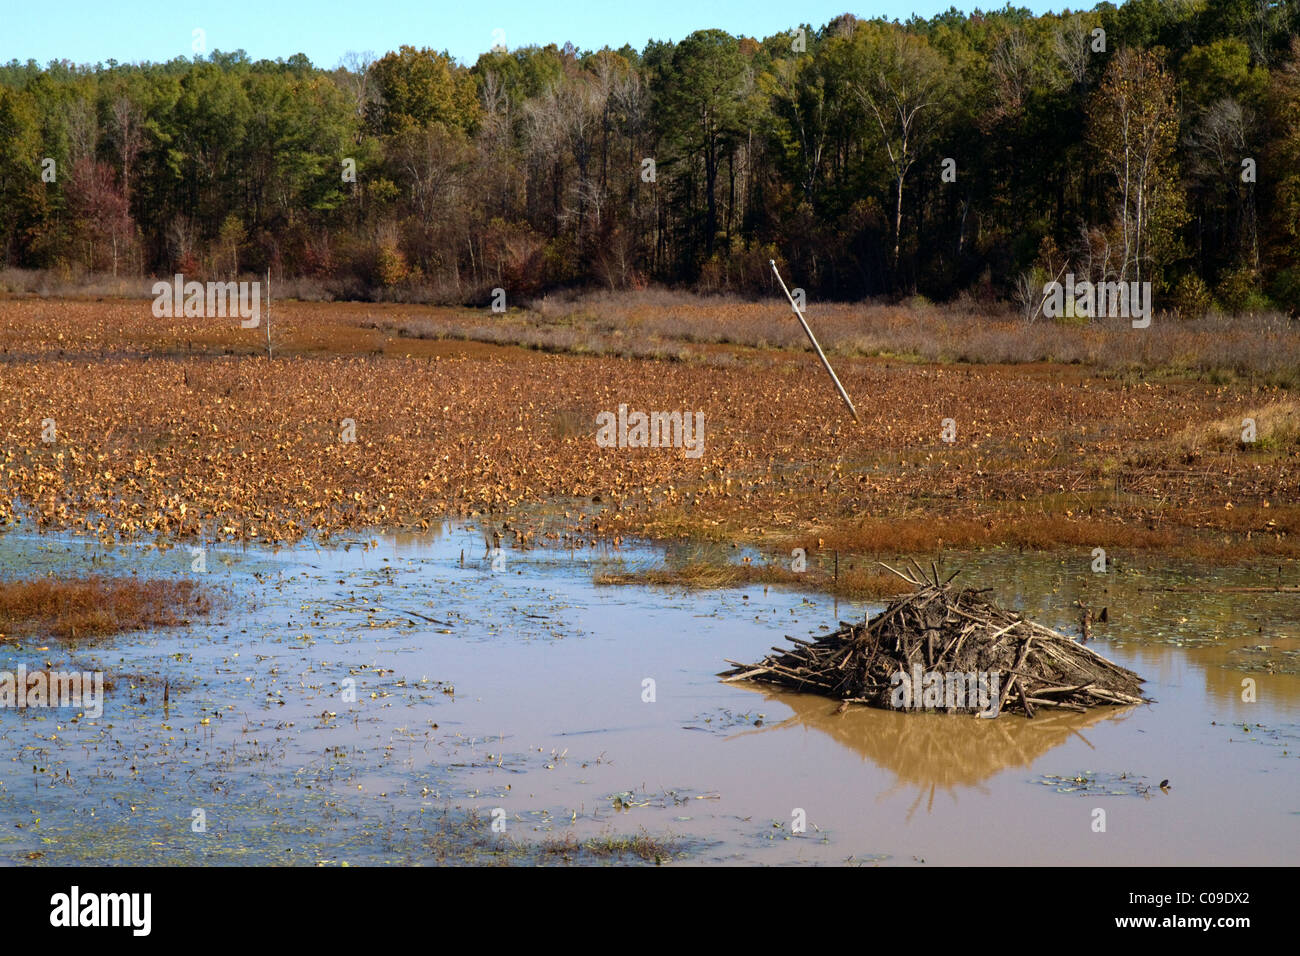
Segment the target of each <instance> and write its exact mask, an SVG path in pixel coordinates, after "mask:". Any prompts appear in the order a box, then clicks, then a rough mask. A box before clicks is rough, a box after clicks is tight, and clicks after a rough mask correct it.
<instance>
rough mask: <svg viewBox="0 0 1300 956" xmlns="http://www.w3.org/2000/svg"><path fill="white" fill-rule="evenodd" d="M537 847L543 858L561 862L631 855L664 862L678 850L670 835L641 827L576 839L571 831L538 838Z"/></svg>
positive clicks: (654, 861)
mask: <svg viewBox="0 0 1300 956" xmlns="http://www.w3.org/2000/svg"><path fill="white" fill-rule="evenodd" d="M538 851H539V853H540V854H541V856H542V857H543V858H546V857H551V858H556V859H558V860H560V861H562V862H565V863H574V862H584V861H604V860H611V861H612V860H622V859H625V858H628V857H635V858H636V859H639V860H643V861H645V862H646V863H655V864H658V863H666V862H668V861H670V860H672V858H673V857H674V856H676V855H677V854H679V853H681V852H682V845H681V844H680V843H679V842H678V841H676V840H673V839H668V838H665V839H661V838H658V837H653V836H651V835H649V834H648V833H646V832H644V831H642V832H641V833H639V834H637V835H636V836H602V837H591V838H589V839H586V840H579V839H578V838H577V837H576V836H574V835H573V834H571V833H568V834H565V835H564V836H562V837H551V838H549V839H547V840H544V841H542V843H541V844H540V845H539V846H538Z"/></svg>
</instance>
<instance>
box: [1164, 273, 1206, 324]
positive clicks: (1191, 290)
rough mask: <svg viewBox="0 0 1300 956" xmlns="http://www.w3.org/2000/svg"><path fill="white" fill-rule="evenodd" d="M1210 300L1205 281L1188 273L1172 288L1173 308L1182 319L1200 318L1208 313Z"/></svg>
mask: <svg viewBox="0 0 1300 956" xmlns="http://www.w3.org/2000/svg"><path fill="white" fill-rule="evenodd" d="M1211 304H1212V299H1211V297H1210V287H1209V286H1207V285H1206V284H1205V280H1204V279H1202V278H1201V277H1200V276H1198V275H1196V274H1195V273H1192V272H1189V273H1187V274H1185V275H1183V276H1182V277H1181V278H1179V280H1178V282H1177V284H1176V285H1175V286H1174V294H1173V307H1174V311H1175V312H1177V313H1178V314H1179V315H1180V316H1181V317H1182V318H1184V319H1195V318H1200V317H1201V316H1203V315H1204V314H1205V313H1206V312H1208V311H1209V309H1210V305H1211Z"/></svg>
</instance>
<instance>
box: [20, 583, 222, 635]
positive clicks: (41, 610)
mask: <svg viewBox="0 0 1300 956" xmlns="http://www.w3.org/2000/svg"><path fill="white" fill-rule="evenodd" d="M210 609H211V602H210V600H209V599H208V597H207V596H206V595H205V594H204V593H203V592H202V591H201V589H200V588H199V587H198V585H197V584H195V583H194V582H192V581H184V580H181V581H172V580H161V579H158V580H147V581H141V580H137V579H136V578H130V577H104V576H101V575H91V576H90V577H86V578H80V579H73V580H67V579H56V578H35V579H31V580H22V581H0V637H5V638H7V639H10V640H12V639H14V638H16V637H19V636H20V635H41V636H50V637H59V638H64V639H68V640H85V639H94V638H100V637H106V636H108V635H110V634H119V633H122V632H124V631H135V630H141V629H144V628H149V627H173V626H175V625H178V624H184V623H187V622H188V621H189V620H190V619H191V617H193V616H196V615H201V614H206V613H207V612H208V611H209V610H210Z"/></svg>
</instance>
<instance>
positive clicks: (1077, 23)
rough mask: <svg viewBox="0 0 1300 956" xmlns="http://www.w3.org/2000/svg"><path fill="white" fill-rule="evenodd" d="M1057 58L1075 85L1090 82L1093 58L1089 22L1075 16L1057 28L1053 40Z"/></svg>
mask: <svg viewBox="0 0 1300 956" xmlns="http://www.w3.org/2000/svg"><path fill="white" fill-rule="evenodd" d="M1053 40H1054V42H1053V46H1054V47H1055V49H1056V58H1057V60H1058V61H1059V62H1060V64H1061V66H1062V67H1063V68H1064V69H1065V73H1066V76H1067V77H1068V78H1069V80H1070V81H1071V82H1073V83H1076V84H1078V85H1079V86H1083V85H1084V84H1085V83H1086V82H1087V80H1088V63H1089V62H1090V61H1091V58H1092V50H1091V42H1092V31H1091V30H1090V28H1089V26H1088V23H1087V21H1085V20H1084V19H1083V17H1082V16H1080V15H1079V14H1077V13H1076V14H1074V15H1073V16H1071V17H1070V18H1069V19H1067V20H1065V21H1063V22H1062V23H1061V24H1060V26H1058V27H1057V28H1056V33H1055V36H1054V38H1053Z"/></svg>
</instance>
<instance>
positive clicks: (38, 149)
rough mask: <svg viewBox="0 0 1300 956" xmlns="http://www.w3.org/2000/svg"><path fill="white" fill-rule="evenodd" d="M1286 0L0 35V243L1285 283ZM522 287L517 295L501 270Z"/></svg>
mask: <svg viewBox="0 0 1300 956" xmlns="http://www.w3.org/2000/svg"><path fill="white" fill-rule="evenodd" d="M1297 34H1300V0H1131V2H1129V3H1126V4H1124V5H1123V6H1120V7H1115V6H1113V5H1111V4H1109V3H1103V4H1100V5H1098V6H1097V7H1095V8H1094V9H1093V10H1091V11H1087V12H1079V13H1070V12H1068V11H1067V12H1066V13H1062V14H1047V15H1044V16H1041V17H1035V16H1033V15H1032V14H1031V13H1030V12H1029V11H1027V10H1024V9H1014V8H1012V7H1010V6H1008V7H1007V8H1005V9H1003V10H1000V11H997V12H993V13H980V12H976V13H974V14H971V15H969V16H968V15H965V14H962V13H959V12H957V11H956V10H950V11H949V12H948V13H945V14H942V15H939V16H937V17H935V18H933V19H931V20H921V19H913V20H910V21H908V22H907V23H905V24H898V23H894V22H887V21H881V20H870V21H868V20H858V19H856V18H854V17H853V16H851V15H847V14H846V15H844V16H841V17H838V18H836V19H835V20H833V21H832V22H830V23H828V24H826V25H824V26H822V27H821V28H813V27H812V26H810V25H804V26H802V27H796V28H793V29H792V30H791V31H790V32H787V33H781V34H777V35H775V36H771V37H767V38H765V39H762V40H759V39H756V38H750V37H744V36H741V37H736V36H732V35H730V34H728V33H725V32H722V31H717V30H705V31H700V32H697V33H693V34H691V35H690V36H688V37H686V38H685V39H683V40H681V41H680V42H678V43H670V42H658V41H653V42H651V43H649V44H648V45H647V46H646V47H645V49H644V50H642V51H640V52H637V51H636V50H634V49H632V48H631V47H626V46H625V47H623V48H622V49H619V50H610V49H602V50H599V51H595V52H582V51H578V50H576V49H574V48H573V47H572V46H569V45H566V46H565V47H563V48H561V47H557V46H554V45H551V46H546V47H527V48H523V49H518V50H514V51H505V50H496V51H493V52H489V53H486V54H484V55H482V56H481V57H479V59H478V62H477V63H475V64H474V65H473V66H472V67H466V66H463V65H461V64H458V63H456V62H455V61H453V60H452V59H451V58H449V57H448V56H446V55H445V54H440V53H438V52H436V51H435V50H433V49H428V48H415V47H409V46H404V47H402V48H401V49H400V50H398V51H396V52H390V53H388V54H386V55H384V56H382V57H379V58H377V59H376V58H374V57H373V56H370V55H349V57H347V58H346V59H345V61H344V62H343V63H342V64H340V65H339V66H338V67H337V68H335V69H333V70H324V69H320V68H318V67H315V66H313V65H312V64H311V62H310V61H309V60H308V59H307V58H306V57H304V56H302V55H298V56H294V57H290V58H289V59H287V60H277V61H274V62H271V61H266V60H261V61H257V62H253V61H250V60H249V59H248V57H247V56H246V55H245V54H243V53H242V52H236V53H220V52H214V53H212V54H211V55H210V56H207V57H195V58H194V59H188V60H187V59H184V58H178V59H176V60H173V61H171V62H168V63H163V64H145V65H121V64H118V63H115V62H109V63H108V64H107V65H103V64H100V65H97V66H95V67H78V66H73V65H70V64H67V63H51V64H49V65H48V66H46V67H40V66H38V65H37V64H35V63H34V62H29V63H27V64H26V65H22V64H19V63H18V62H17V61H15V62H12V63H10V64H9V65H7V66H3V67H0V257H2V258H3V262H4V263H5V264H8V265H15V266H21V267H27V268H46V269H58V270H63V271H65V272H71V273H75V272H77V271H95V272H111V273H115V274H118V275H144V274H168V273H171V272H173V271H180V272H184V273H186V274H193V275H195V276H198V277H203V276H209V277H229V276H234V275H238V274H243V273H260V272H262V271H263V270H265V269H268V268H269V269H271V270H272V271H273V273H274V274H275V275H276V276H278V277H302V278H314V279H316V280H318V281H319V283H320V284H321V287H322V289H323V290H324V291H326V292H328V293H330V294H334V295H342V296H353V297H361V296H382V297H391V298H404V297H408V298H433V299H442V300H449V301H450V300H458V301H467V302H482V301H486V300H487V298H488V297H489V296H490V295H491V290H492V289H493V288H495V287H501V288H504V289H506V290H507V295H508V296H514V297H524V296H531V295H535V294H537V293H539V292H542V291H544V290H547V289H553V288H559V287H565V286H589V285H601V286H605V287H609V288H615V289H618V288H628V287H639V286H641V285H644V284H645V283H648V282H665V283H671V284H682V285H689V286H692V287H695V288H699V289H703V290H735V291H740V292H758V291H770V289H771V284H770V283H771V275H770V268H769V266H768V260H769V259H776V260H777V261H778V262H779V263H781V264H783V265H784V266H785V267H786V268H787V270H788V274H789V275H790V276H791V277H792V279H793V284H797V285H799V286H802V287H803V288H805V289H807V290H808V291H809V293H810V294H817V295H821V296H826V297H835V298H858V297H862V296H868V295H903V294H921V295H925V296H927V297H930V298H933V299H947V298H951V297H953V296H956V295H959V294H966V295H973V296H976V297H977V298H979V299H987V300H992V299H995V298H1018V299H1019V300H1020V301H1021V302H1022V303H1024V304H1025V306H1026V308H1027V309H1029V308H1032V306H1033V304H1034V302H1035V300H1036V298H1037V297H1038V295H1039V294H1040V292H1041V289H1042V286H1043V284H1044V283H1046V282H1049V281H1051V280H1052V279H1053V278H1055V277H1057V276H1059V275H1061V274H1062V273H1064V272H1066V271H1070V272H1073V273H1074V275H1075V276H1076V279H1078V280H1082V279H1084V278H1091V279H1093V280H1102V279H1105V280H1124V281H1151V282H1152V283H1153V284H1154V286H1155V289H1156V290H1157V295H1158V296H1161V297H1162V299H1158V300H1157V301H1158V305H1162V306H1170V305H1174V306H1177V307H1179V308H1182V309H1183V310H1185V311H1204V310H1205V309H1206V308H1208V307H1210V306H1211V305H1213V304H1217V305H1218V306H1219V307H1221V308H1224V309H1228V310H1234V311H1240V310H1244V309H1262V308H1268V307H1270V306H1278V307H1282V308H1286V309H1290V310H1296V309H1300V40H1298V39H1297ZM516 300H517V299H516Z"/></svg>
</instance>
